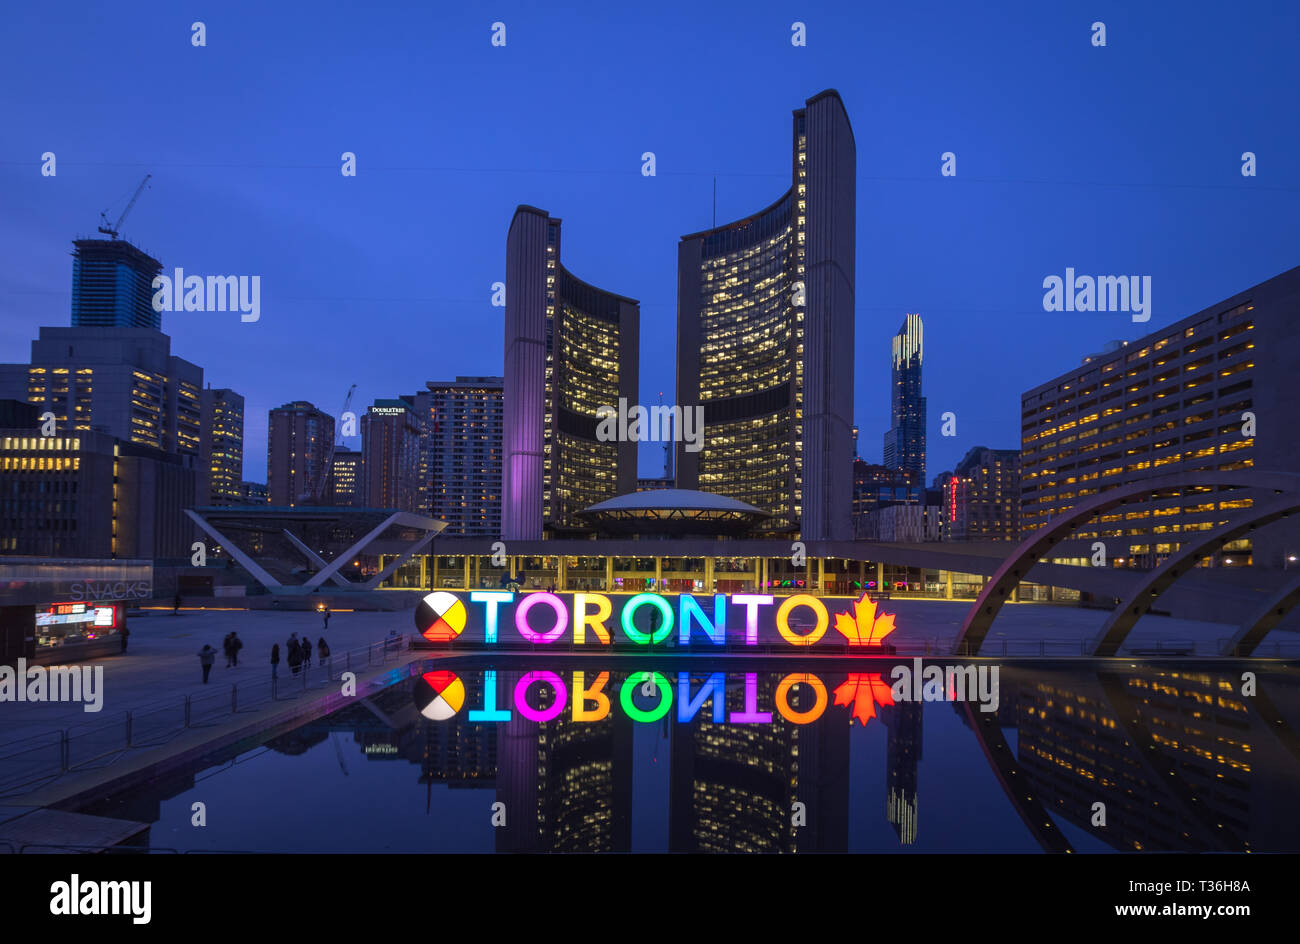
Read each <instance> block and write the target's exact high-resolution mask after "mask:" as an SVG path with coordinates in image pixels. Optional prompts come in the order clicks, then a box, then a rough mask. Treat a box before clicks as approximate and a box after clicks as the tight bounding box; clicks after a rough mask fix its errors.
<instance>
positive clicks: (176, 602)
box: [172, 593, 217, 652]
mask: <svg viewBox="0 0 1300 944" xmlns="http://www.w3.org/2000/svg"><path fill="white" fill-rule="evenodd" d="M180 611H181V595H180V594H179V593H178V594H176V596H175V598H173V599H172V616H176V615H178V614H179V613H180ZM208 648H209V649H212V647H211V646H209V647H208ZM212 651H213V652H216V651H217V650H215V649H212Z"/></svg>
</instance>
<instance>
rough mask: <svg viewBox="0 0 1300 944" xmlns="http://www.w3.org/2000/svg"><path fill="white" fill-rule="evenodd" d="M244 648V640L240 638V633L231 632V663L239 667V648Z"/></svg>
mask: <svg viewBox="0 0 1300 944" xmlns="http://www.w3.org/2000/svg"><path fill="white" fill-rule="evenodd" d="M243 648H244V640H242V639H240V638H239V634H238V633H234V632H232V633H231V634H230V664H231V665H233V666H234V667H235V668H239V650H240V649H243Z"/></svg>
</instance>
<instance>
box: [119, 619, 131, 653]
mask: <svg viewBox="0 0 1300 944" xmlns="http://www.w3.org/2000/svg"><path fill="white" fill-rule="evenodd" d="M118 635H119V636H121V637H122V651H123V652H126V637H127V636H130V635H131V630H129V629H127V628H126V624H125V623H123V624H122V628H121V629H120V630H119V631H118Z"/></svg>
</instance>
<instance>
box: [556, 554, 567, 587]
mask: <svg viewBox="0 0 1300 944" xmlns="http://www.w3.org/2000/svg"><path fill="white" fill-rule="evenodd" d="M555 571H556V575H555V589H556V590H558V591H559V592H561V593H563V592H564V591H565V589H567V588H566V586H565V584H566V582H567V581H568V579H569V559H568V558H567V557H565V556H564V555H563V554H561V555H560V556H559V557H557V558H556V559H555Z"/></svg>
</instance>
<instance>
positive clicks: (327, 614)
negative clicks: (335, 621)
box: [321, 603, 330, 629]
mask: <svg viewBox="0 0 1300 944" xmlns="http://www.w3.org/2000/svg"><path fill="white" fill-rule="evenodd" d="M321 616H322V617H324V619H325V625H324V627H322V628H323V629H329V628H330V608H329V604H328V603H327V604H325V609H323V610H321Z"/></svg>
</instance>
